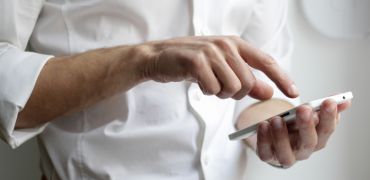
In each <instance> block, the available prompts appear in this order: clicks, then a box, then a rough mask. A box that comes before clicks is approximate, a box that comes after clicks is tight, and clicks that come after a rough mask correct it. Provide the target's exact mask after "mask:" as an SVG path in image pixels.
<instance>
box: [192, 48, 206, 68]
mask: <svg viewBox="0 0 370 180" xmlns="http://www.w3.org/2000/svg"><path fill="white" fill-rule="evenodd" d="M189 63H190V68H193V69H195V70H201V69H203V68H204V66H205V65H206V59H205V56H204V53H202V52H197V53H194V55H193V58H192V59H191V60H190V61H189Z"/></svg>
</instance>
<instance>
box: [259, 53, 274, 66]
mask: <svg viewBox="0 0 370 180" xmlns="http://www.w3.org/2000/svg"><path fill="white" fill-rule="evenodd" d="M261 56H262V58H261V59H262V64H263V65H264V66H275V65H277V62H276V60H275V59H274V58H273V57H272V56H270V55H268V54H266V53H264V52H261Z"/></svg>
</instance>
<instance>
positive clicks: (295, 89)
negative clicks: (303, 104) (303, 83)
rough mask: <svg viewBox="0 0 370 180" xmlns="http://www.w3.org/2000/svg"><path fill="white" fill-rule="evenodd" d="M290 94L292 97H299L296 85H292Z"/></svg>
mask: <svg viewBox="0 0 370 180" xmlns="http://www.w3.org/2000/svg"><path fill="white" fill-rule="evenodd" d="M289 94H290V95H292V96H298V95H299V92H298V88H297V86H296V85H295V84H292V85H291V86H290V89H289Z"/></svg>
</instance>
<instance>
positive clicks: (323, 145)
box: [315, 143, 326, 151]
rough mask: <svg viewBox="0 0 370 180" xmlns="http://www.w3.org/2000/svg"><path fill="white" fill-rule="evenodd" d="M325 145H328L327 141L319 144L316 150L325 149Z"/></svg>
mask: <svg viewBox="0 0 370 180" xmlns="http://www.w3.org/2000/svg"><path fill="white" fill-rule="evenodd" d="M325 147H326V143H322V144H319V145H317V146H316V149H315V150H316V151H318V150H321V149H324V148H325Z"/></svg>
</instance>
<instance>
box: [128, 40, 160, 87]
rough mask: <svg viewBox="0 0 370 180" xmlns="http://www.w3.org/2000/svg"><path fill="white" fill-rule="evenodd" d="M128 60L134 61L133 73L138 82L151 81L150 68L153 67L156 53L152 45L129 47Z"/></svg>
mask: <svg viewBox="0 0 370 180" xmlns="http://www.w3.org/2000/svg"><path fill="white" fill-rule="evenodd" d="M128 54H129V58H133V61H134V67H133V69H134V73H135V76H136V77H137V79H138V81H139V82H145V81H149V80H151V79H152V74H153V73H152V72H151V71H150V69H153V68H150V66H153V60H154V59H155V58H156V53H155V51H154V48H153V47H152V45H148V44H139V45H134V46H132V47H131V50H130V53H128Z"/></svg>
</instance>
